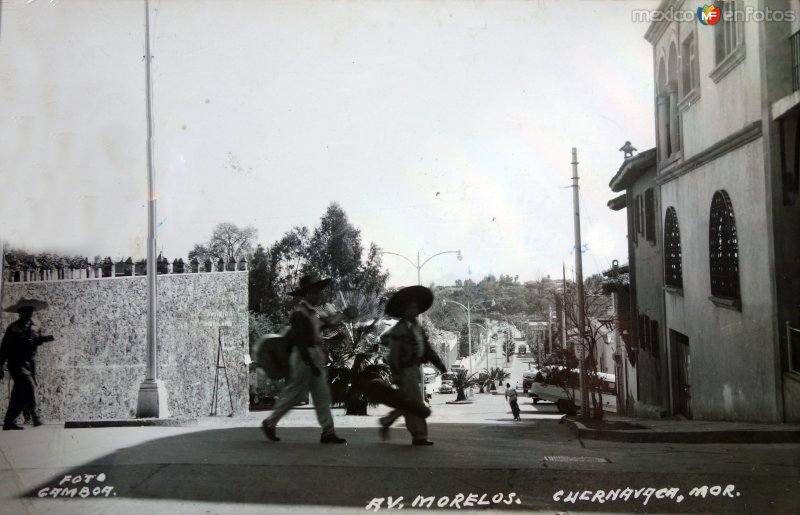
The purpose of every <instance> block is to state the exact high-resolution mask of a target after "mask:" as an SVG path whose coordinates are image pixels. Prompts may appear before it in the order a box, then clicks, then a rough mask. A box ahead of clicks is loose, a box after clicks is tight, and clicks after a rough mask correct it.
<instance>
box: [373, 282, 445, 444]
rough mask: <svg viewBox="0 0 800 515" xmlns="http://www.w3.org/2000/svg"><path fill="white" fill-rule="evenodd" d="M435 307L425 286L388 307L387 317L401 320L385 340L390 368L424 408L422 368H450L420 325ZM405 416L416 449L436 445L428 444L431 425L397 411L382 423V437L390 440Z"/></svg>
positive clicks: (407, 393)
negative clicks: (427, 364)
mask: <svg viewBox="0 0 800 515" xmlns="http://www.w3.org/2000/svg"><path fill="white" fill-rule="evenodd" d="M431 305H433V292H432V291H431V290H430V289H428V288H426V287H424V286H409V287H407V288H403V289H402V290H400V291H398V292H397V293H395V294H394V295H392V297H391V298H390V299H389V301H388V302H387V303H386V314H387V315H389V316H392V317H396V318H399V319H400V320H398V321H397V323H396V324H395V325H394V327H392V328H391V329H389V331H387V332H386V333H385V334H384V335H383V336H382V337H381V339H382V340H383V342H384V344H385V345H387V346H388V347H389V349H390V350H389V368H391V370H392V378H393V379H394V382H395V384H397V386H398V388H399V390H400V391H401V392H402V393H403V394H405V396H407V397H408V398H410V399H411V401H412V402H413V403H415V404H418V405H420V406H421V407H422V408H424V406H425V405H424V399H423V397H422V388H421V386H422V380H423V378H422V374H421V372H420V365H421V364H422V363H425V362H431V363H432V364H433V365H434V366H435V367H436V368H438V369H439V370H440V371H441V372H442V373H445V372H447V368H446V367H445V366H444V363H442V359H441V358H440V357H439V355H438V354H436V351H434V350H433V348H432V347H431V345H430V342H428V336H427V335H426V334H425V330H424V329H422V326H420V325H419V320H417V315H419V314H420V313H422V312H424V311H426V310H427V309H428V308H430V307H431ZM401 415H403V416H404V417H405V419H406V429H408V432H409V433H411V438H412V440H411V444H412V445H433V442H431V441H430V440H428V424H427V423H426V422H425V419H424V418H423V417H420V416H418V415H414V414H412V413H410V412H408V411H401V410H398V409H395V410H394V411H392V412H391V413H389V414H388V415H386V416H385V417H383V418H381V419H380V424H381V428H380V432H381V437H382V438H383V439H384V440H385V439H386V438H388V436H389V427H390V426H391V425H392V423H393V422H394V421H395V420H397V418H399V417H400V416H401Z"/></svg>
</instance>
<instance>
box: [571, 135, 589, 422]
mask: <svg viewBox="0 0 800 515" xmlns="http://www.w3.org/2000/svg"><path fill="white" fill-rule="evenodd" d="M572 205H573V207H574V210H575V283H576V284H575V286H576V287H577V294H578V331H579V334H580V353H579V354H580V355H579V357H578V366H579V373H580V375H579V379H580V383H579V384H580V389H581V398H582V400H581V418H582V419H584V420H587V419H588V418H589V395H588V392H587V391H586V370H585V367H584V361H585V359H586V352H585V344H586V339H585V336H586V335H585V333H586V327H585V322H584V320H583V315H584V313H583V307H584V306H583V304H584V300H583V268H582V267H583V260H582V256H581V206H580V199H579V197H578V149H576V148H575V147H572Z"/></svg>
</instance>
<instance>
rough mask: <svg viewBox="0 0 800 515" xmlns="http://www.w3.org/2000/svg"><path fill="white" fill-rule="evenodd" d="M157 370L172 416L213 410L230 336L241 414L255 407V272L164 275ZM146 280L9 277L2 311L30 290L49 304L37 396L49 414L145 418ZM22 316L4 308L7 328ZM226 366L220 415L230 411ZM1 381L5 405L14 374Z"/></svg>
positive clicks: (41, 317) (231, 371) (41, 318)
mask: <svg viewBox="0 0 800 515" xmlns="http://www.w3.org/2000/svg"><path fill="white" fill-rule="evenodd" d="M158 292H159V295H158V315H157V324H158V339H157V340H158V353H159V354H158V370H159V378H160V379H163V380H164V382H165V383H166V387H167V394H168V405H169V411H170V414H171V416H174V417H197V416H207V415H209V414H210V412H211V403H212V397H213V392H214V376H215V373H216V371H217V369H216V364H217V341H218V338H219V335H220V331H221V336H222V343H223V354H224V358H225V363H226V365H227V376H228V377H227V379H228V380H229V381H230V385H229V387H230V394H231V395H232V397H233V413H234V414H235V415H237V416H238V415H243V414H245V413H247V407H248V380H247V365H246V364H245V356H246V355H247V324H248V318H247V272H219V273H200V274H187V275H160V276H158ZM146 293H147V278H146V277H144V276H141V277H119V278H105V279H82V280H59V281H42V282H24V283H6V284H5V285H4V288H3V308H5V307H7V306H9V305H11V304H13V303H15V302H16V301H17V300H19V299H20V298H21V297H28V298H31V297H33V298H37V299H42V300H45V301H47V302H48V303H49V305H50V307H49V309H47V310H44V311H40V312H37V313H36V314H35V316H34V320H35V321H36V322H37V323H38V324H39V325H40V326H41V328H42V330H43V333H44V334H52V335H53V336H54V337H55V339H56V340H55V341H54V342H51V343H47V344H44V345H43V346H42V347H40V350H39V355H38V360H37V367H38V390H37V397H38V401H39V407H40V411H41V414H42V416H43V417H44V419H45V420H49V421H54V420H98V419H119V418H132V417H135V415H136V402H137V396H138V391H139V385H140V383H141V382H142V381H143V380H144V377H145V360H146V349H147V344H146V335H147V318H146V316H147V304H146ZM15 319H16V315H15V314H12V313H5V312H3V314H2V329H3V331H5V328H6V327H7V326H8V324H9V323H10V322H12V321H13V320H15ZM224 372H225V371H224V370H220V386H219V388H218V390H217V391H218V397H219V410H218V413H219V414H220V415H228V414H230V413H231V401H230V396H229V391H228V385H227V381H226V379H225V374H224ZM6 377H7V379H6V380H5V381H3V383H0V406H1V408H0V409H3V410H5V406H6V405H7V403H8V395H9V392H10V384H9V383H10V381H9V379H8V376H6Z"/></svg>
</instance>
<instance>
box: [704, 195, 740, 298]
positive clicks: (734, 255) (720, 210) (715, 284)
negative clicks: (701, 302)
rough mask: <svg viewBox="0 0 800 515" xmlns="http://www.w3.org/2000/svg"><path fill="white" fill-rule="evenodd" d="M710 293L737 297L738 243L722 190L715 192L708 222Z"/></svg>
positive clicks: (728, 206)
mask: <svg viewBox="0 0 800 515" xmlns="http://www.w3.org/2000/svg"><path fill="white" fill-rule="evenodd" d="M708 239H709V256H710V272H711V274H710V275H711V295H713V296H715V297H720V298H725V299H739V298H740V293H739V242H738V241H737V238H736V219H735V218H734V216H733V206H732V205H731V199H730V197H729V196H728V193H727V192H725V190H719V191H717V192H716V193H714V198H713V199H712V201H711V217H710V221H709V236H708Z"/></svg>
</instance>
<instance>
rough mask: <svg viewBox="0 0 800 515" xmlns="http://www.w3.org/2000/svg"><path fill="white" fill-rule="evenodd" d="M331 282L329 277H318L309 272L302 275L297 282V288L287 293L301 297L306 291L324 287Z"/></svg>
mask: <svg viewBox="0 0 800 515" xmlns="http://www.w3.org/2000/svg"><path fill="white" fill-rule="evenodd" d="M330 283H331V279H330V278H328V279H320V278H319V277H318V276H316V275H313V274H309V275H304V276H303V277H301V278H300V280H299V281H298V282H297V285H298V286H297V289H295V290H293V291H290V292H289V295H291V296H292V297H301V296H303V295H305V294H306V293H307V292H309V291H312V290H321V289H323V288H326V287H327V286H328V285H329V284H330Z"/></svg>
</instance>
